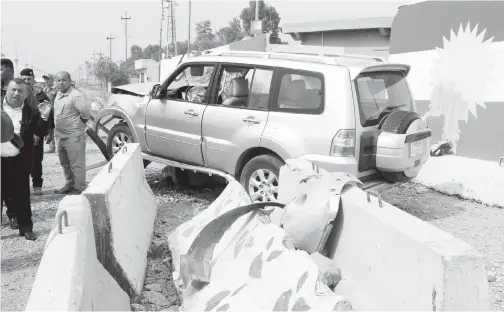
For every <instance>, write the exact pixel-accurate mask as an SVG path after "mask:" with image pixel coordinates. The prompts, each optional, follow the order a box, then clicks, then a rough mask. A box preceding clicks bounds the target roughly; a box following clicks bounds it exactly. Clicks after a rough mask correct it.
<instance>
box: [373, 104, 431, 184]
mask: <svg viewBox="0 0 504 312" xmlns="http://www.w3.org/2000/svg"><path fill="white" fill-rule="evenodd" d="M418 122H423V121H422V117H420V115H418V114H417V113H415V112H411V111H394V112H392V113H390V114H389V115H387V116H386V117H385V118H384V120H382V122H381V125H380V130H381V131H383V132H389V133H397V134H407V133H408V132H411V130H410V128H411V126H412V125H413V124H414V123H418ZM408 130H410V131H408ZM419 171H420V167H416V168H412V169H408V170H406V171H401V172H387V171H380V173H381V175H382V176H383V178H384V179H385V180H387V181H389V182H407V181H409V180H411V179H413V178H415V177H416V176H417V175H418V172H419Z"/></svg>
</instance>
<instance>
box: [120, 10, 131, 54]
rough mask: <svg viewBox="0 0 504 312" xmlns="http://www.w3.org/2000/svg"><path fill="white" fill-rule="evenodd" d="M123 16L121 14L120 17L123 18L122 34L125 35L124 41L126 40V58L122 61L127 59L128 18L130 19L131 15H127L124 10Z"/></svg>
mask: <svg viewBox="0 0 504 312" xmlns="http://www.w3.org/2000/svg"><path fill="white" fill-rule="evenodd" d="M124 15H125V16H124V17H122V16H121V19H122V20H124V35H125V37H126V38H125V39H126V40H125V41H126V58H125V59H124V61H127V60H128V20H130V19H131V16H128V11H125V12H124Z"/></svg>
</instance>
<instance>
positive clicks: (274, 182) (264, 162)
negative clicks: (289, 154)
mask: <svg viewBox="0 0 504 312" xmlns="http://www.w3.org/2000/svg"><path fill="white" fill-rule="evenodd" d="M284 164H285V163H284V162H283V161H282V160H281V159H280V158H278V157H276V156H274V155H260V156H256V157H254V158H252V159H251V160H250V161H249V162H248V163H247V164H246V165H245V167H243V170H242V172H241V175H240V183H241V185H243V187H244V188H245V190H246V191H247V193H248V194H249V195H250V198H251V199H252V201H253V202H254V203H257V202H270V201H272V202H276V201H277V200H278V185H279V176H280V167H282V166H283V165H284Z"/></svg>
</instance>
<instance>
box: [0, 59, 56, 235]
mask: <svg viewBox="0 0 504 312" xmlns="http://www.w3.org/2000/svg"><path fill="white" fill-rule="evenodd" d="M3 62H4V61H3V59H2V64H3ZM33 101H36V99H35V98H34V95H33V94H32V95H31V97H30V96H29V91H28V86H27V85H26V83H25V81H24V80H22V79H11V80H10V82H9V84H8V85H7V88H6V93H5V97H4V99H3V102H2V109H3V111H5V113H6V114H7V115H8V116H9V118H10V119H11V121H12V124H13V126H14V132H15V133H16V134H18V135H19V137H20V138H21V139H22V143H23V144H22V146H21V145H18V146H15V145H14V144H11V145H4V144H2V161H1V166H2V168H1V170H2V171H1V176H2V181H1V182H2V192H1V193H2V194H1V195H2V202H5V205H6V206H7V216H8V217H9V220H10V227H11V228H12V229H19V235H21V236H24V237H25V238H26V239H27V240H36V239H37V235H35V233H33V221H32V219H31V216H32V212H31V203H30V172H31V167H32V163H33V141H34V140H33V138H34V135H37V134H39V136H40V134H43V133H44V132H45V131H47V120H48V118H49V114H50V113H51V104H50V103H47V102H45V103H42V104H39V105H38V106H37V107H38V110H34V109H33V108H32V106H31V105H30V104H31V103H32V102H33ZM11 142H12V141H11ZM2 210H3V205H2Z"/></svg>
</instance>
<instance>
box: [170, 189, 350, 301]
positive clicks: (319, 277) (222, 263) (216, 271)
mask: <svg viewBox="0 0 504 312" xmlns="http://www.w3.org/2000/svg"><path fill="white" fill-rule="evenodd" d="M249 204H250V197H249V196H248V195H247V193H246V192H245V190H244V189H243V187H242V186H241V185H240V184H239V183H238V182H236V181H232V182H230V183H229V185H228V187H227V188H226V189H225V190H224V192H223V193H222V194H221V195H220V196H219V197H218V198H217V200H216V201H215V202H214V203H212V205H211V206H210V207H209V208H207V209H206V210H205V211H203V212H202V213H200V214H199V215H197V216H195V217H194V218H193V219H191V220H189V221H187V222H185V223H184V224H182V225H180V226H179V227H178V228H177V229H176V230H175V231H174V232H173V233H171V234H170V235H169V236H168V242H169V247H170V250H171V251H172V259H173V265H174V273H173V278H174V280H175V282H176V286H177V288H178V290H179V292H180V294H181V297H182V301H183V305H182V306H181V310H185V311H202V310H205V311H211V310H216V311H226V310H229V311H244V310H247V311H248V310H250V311H252V310H254V311H256V310H273V311H287V310H292V311H307V310H321V311H333V310H336V311H338V310H349V309H351V304H350V303H349V302H348V301H346V300H345V299H344V298H343V297H342V296H339V295H337V294H336V293H334V292H332V291H331V290H330V288H329V287H328V286H327V285H326V284H325V283H324V274H323V272H321V270H320V268H319V266H318V265H317V262H316V261H315V260H314V259H313V258H312V257H311V256H310V254H308V253H307V252H306V251H302V250H296V249H294V248H292V244H291V243H290V241H291V240H292V239H291V237H290V236H289V235H288V234H287V232H286V231H285V230H283V229H282V228H280V227H278V226H277V225H275V224H272V223H271V222H270V218H269V216H268V214H269V213H271V211H272V210H271V209H263V210H256V211H251V212H248V213H246V214H244V215H241V216H238V215H235V218H236V219H233V220H235V221H234V222H230V224H227V227H226V228H224V230H225V233H224V235H223V236H222V237H221V238H219V239H216V236H218V235H219V234H217V233H218V232H219V231H221V230H223V229H222V228H210V227H208V226H209V225H211V224H213V223H212V222H214V221H215V220H219V218H221V217H223V216H226V215H230V216H231V215H232V214H233V212H234V210H239V209H240V208H239V207H240V206H243V205H248V206H245V207H251V206H252V205H249ZM221 225H222V224H221ZM194 242H201V245H200V246H196V250H197V252H196V253H195V254H194V255H195V256H194V257H193V258H190V259H188V257H187V254H188V253H190V249H191V248H194V247H195V246H194ZM208 252H210V256H209V257H208ZM207 258H209V261H208V265H206V266H205V265H203V266H201V267H204V268H206V269H207V270H209V271H207V272H189V271H187V270H188V269H190V268H191V266H190V265H188V263H187V262H188V261H189V262H190V261H193V262H197V261H200V262H201V261H205V260H204V259H207ZM194 267H197V266H192V268H194ZM191 274H192V275H191ZM198 274H199V275H198ZM190 276H206V277H209V278H208V279H209V280H208V281H207V282H206V283H201V281H197V280H190V279H189V277H190Z"/></svg>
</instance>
